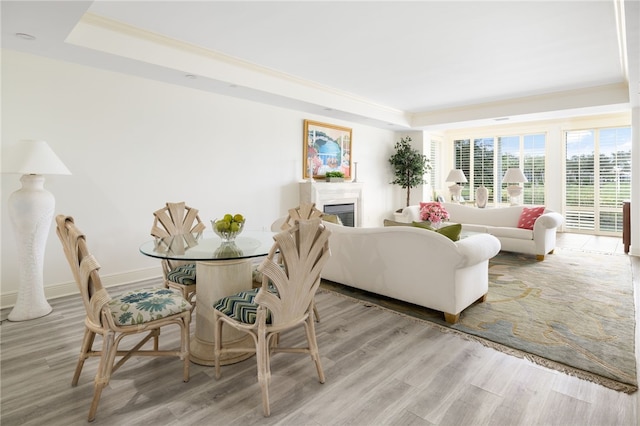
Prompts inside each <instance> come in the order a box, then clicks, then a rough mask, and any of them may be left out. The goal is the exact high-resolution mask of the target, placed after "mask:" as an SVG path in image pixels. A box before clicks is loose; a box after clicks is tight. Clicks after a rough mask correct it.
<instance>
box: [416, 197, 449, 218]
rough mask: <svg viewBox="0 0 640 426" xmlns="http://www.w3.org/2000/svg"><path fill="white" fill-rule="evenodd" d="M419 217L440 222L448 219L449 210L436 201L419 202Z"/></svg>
mask: <svg viewBox="0 0 640 426" xmlns="http://www.w3.org/2000/svg"><path fill="white" fill-rule="evenodd" d="M420 219H422V220H428V221H429V222H431V223H440V222H444V221H445V220H449V212H448V211H447V210H446V209H445V208H444V207H443V206H442V204H440V203H438V202H429V203H420Z"/></svg>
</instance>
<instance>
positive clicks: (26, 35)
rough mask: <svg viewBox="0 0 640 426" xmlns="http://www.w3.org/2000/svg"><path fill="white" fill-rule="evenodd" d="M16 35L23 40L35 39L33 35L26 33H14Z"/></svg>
mask: <svg viewBox="0 0 640 426" xmlns="http://www.w3.org/2000/svg"><path fill="white" fill-rule="evenodd" d="M16 37H18V38H21V39H23V40H35V39H36V38H35V36H32V35H31V34H27V33H16Z"/></svg>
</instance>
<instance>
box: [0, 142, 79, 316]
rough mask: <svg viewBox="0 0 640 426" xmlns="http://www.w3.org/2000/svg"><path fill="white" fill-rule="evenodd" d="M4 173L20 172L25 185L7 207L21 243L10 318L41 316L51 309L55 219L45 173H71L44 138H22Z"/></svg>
mask: <svg viewBox="0 0 640 426" xmlns="http://www.w3.org/2000/svg"><path fill="white" fill-rule="evenodd" d="M5 160H9V161H7V162H6V163H5V164H6V167H3V170H2V172H3V173H20V174H22V178H20V182H22V188H20V189H19V190H17V191H15V192H14V193H13V194H11V195H10V196H9V200H8V208H9V217H10V218H11V224H12V225H13V229H14V234H15V238H16V242H17V244H18V251H17V253H18V268H19V278H20V286H19V288H18V298H17V301H16V304H15V306H14V307H13V309H12V310H11V313H9V317H8V318H9V321H24V320H29V319H34V318H39V317H42V316H45V315H47V314H48V313H49V312H51V310H52V308H51V306H50V305H49V303H48V302H47V299H46V297H45V294H44V281H43V275H42V272H43V269H44V251H45V247H46V244H47V237H48V236H49V229H50V227H51V222H52V220H53V214H54V209H55V198H54V197H53V195H52V194H51V193H50V192H49V191H47V190H46V189H44V176H43V175H46V174H55V175H70V174H71V172H70V171H69V169H67V167H66V166H65V165H64V164H63V163H62V161H61V160H60V158H58V156H57V155H56V154H55V153H54V152H53V150H52V149H51V148H50V147H49V145H48V144H47V143H46V142H45V141H34V140H22V141H20V142H18V144H17V145H15V146H14V147H13V151H12V150H11V148H9V149H8V150H7V158H6V159H5Z"/></svg>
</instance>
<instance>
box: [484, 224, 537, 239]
mask: <svg viewBox="0 0 640 426" xmlns="http://www.w3.org/2000/svg"><path fill="white" fill-rule="evenodd" d="M486 232H487V233H489V234H491V235H493V236H494V237H498V238H516V239H519V240H533V230H531V229H521V228H512V227H506V226H487V231H486Z"/></svg>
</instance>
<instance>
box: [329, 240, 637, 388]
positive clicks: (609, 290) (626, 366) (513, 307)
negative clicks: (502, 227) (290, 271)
mask: <svg viewBox="0 0 640 426" xmlns="http://www.w3.org/2000/svg"><path fill="white" fill-rule="evenodd" d="M321 288H322V289H324V290H329V291H332V292H334V293H338V294H342V295H346V296H350V297H353V298H355V299H358V300H360V301H362V302H363V303H369V304H372V305H375V306H378V307H381V308H383V309H389V310H392V311H394V312H397V313H399V314H401V315H407V316H411V317H414V318H419V319H421V320H426V321H429V322H430V323H432V324H436V325H437V326H439V327H441V328H442V329H444V330H446V331H448V332H454V333H458V334H460V335H462V336H464V337H465V338H468V339H472V340H477V341H479V342H481V343H482V344H484V345H486V346H489V347H492V348H495V349H497V350H500V351H502V352H505V353H509V354H512V355H515V356H519V357H522V358H526V359H528V360H530V361H532V362H535V363H537V364H539V365H543V366H545V367H548V368H552V369H555V370H558V371H561V372H563V373H566V374H570V375H573V376H576V377H580V378H582V379H586V380H589V381H592V382H595V383H599V384H601V385H603V386H606V387H608V388H611V389H615V390H618V391H622V392H627V393H632V392H635V391H636V390H637V389H638V383H637V378H636V360H635V307H634V302H633V288H632V278H631V263H630V260H629V258H628V256H626V255H606V254H599V253H590V252H581V251H574V250H569V249H556V251H555V253H554V254H552V255H548V256H546V257H545V260H544V261H542V262H538V261H537V260H536V259H535V256H528V255H519V254H514V253H507V252H501V253H500V254H498V255H497V256H496V257H495V258H493V259H491V260H490V262H489V294H488V296H487V301H486V302H484V303H478V304H474V305H472V306H470V307H468V308H467V309H465V310H464V311H463V312H462V315H461V317H460V320H459V322H458V323H457V324H454V325H451V324H448V323H446V322H445V321H444V318H443V315H442V313H440V312H436V311H433V310H430V309H426V308H423V307H420V306H416V305H412V304H408V303H403V302H399V301H396V300H394V299H390V298H387V297H384V296H379V295H375V294H372V293H367V292H364V291H361V290H358V289H354V288H351V287H347V286H343V285H340V284H336V283H332V282H330V281H323V283H322V286H321Z"/></svg>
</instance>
